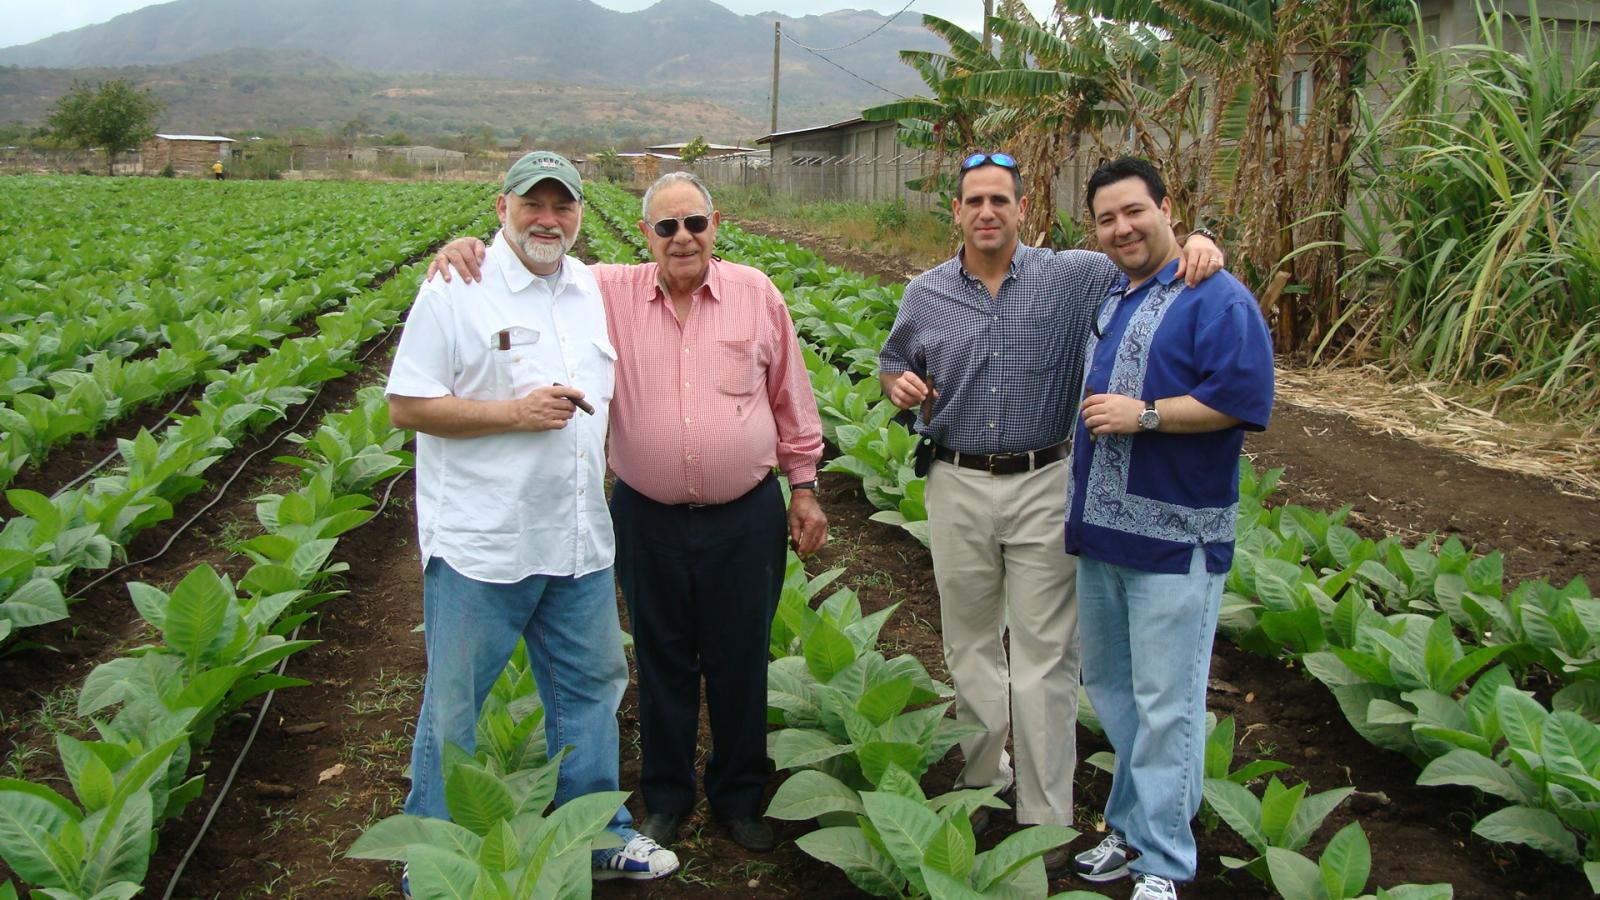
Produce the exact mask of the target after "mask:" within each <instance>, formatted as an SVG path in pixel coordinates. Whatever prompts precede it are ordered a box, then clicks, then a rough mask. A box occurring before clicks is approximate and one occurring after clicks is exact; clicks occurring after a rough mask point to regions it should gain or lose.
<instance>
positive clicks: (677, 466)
mask: <svg viewBox="0 0 1600 900" xmlns="http://www.w3.org/2000/svg"><path fill="white" fill-rule="evenodd" d="M590 270H591V271H592V272H594V276H595V280H596V281H598V282H599V283H600V292H601V295H602V296H604V297H605V304H606V326H607V329H608V330H609V331H610V333H611V343H612V344H613V345H615V347H616V348H617V370H616V371H617V381H616V394H615V396H613V397H612V399H611V449H610V454H609V459H610V463H611V470H612V471H613V472H615V473H616V475H617V477H618V478H620V479H622V480H623V481H625V482H627V483H628V486H629V487H632V488H633V489H635V490H637V491H639V492H640V493H641V494H644V495H645V496H646V497H649V498H650V499H652V500H655V501H656V502H658V503H668V504H679V503H727V502H728V501H730V500H736V499H738V498H739V497H741V496H743V495H744V494H745V493H746V492H748V491H749V490H750V489H751V488H753V487H755V486H756V485H757V484H759V483H760V482H761V480H762V479H763V478H765V477H766V476H767V473H768V472H769V471H771V469H772V467H773V466H774V465H777V466H780V467H781V468H782V469H783V472H784V474H786V475H788V476H789V479H790V481H796V482H799V481H811V480H812V479H814V478H816V476H817V463H818V462H820V461H821V459H822V421H821V419H820V418H819V417H818V415H817V402H816V399H815V398H814V397H813V396H812V393H811V379H810V377H809V376H808V374H807V373H806V367H805V362H804V360H803V359H801V356H800V343H799V341H798V340H797V339H796V337H795V332H794V322H793V321H792V320H791V319H790V318H789V308H788V307H787V306H785V305H784V302H783V295H782V294H781V293H779V291H778V288H777V286H775V285H774V284H773V283H772V281H771V280H770V279H769V278H767V276H766V275H764V274H762V273H761V272H760V271H759V270H757V269H753V268H750V267H749V266H741V265H736V264H734V263H730V262H725V261H723V260H718V259H713V260H712V261H711V268H710V271H709V273H708V274H707V275H706V282H705V284H703V285H701V286H700V287H699V288H698V289H696V290H695V292H694V300H693V305H692V306H691V307H690V310H689V315H688V317H687V319H686V320H685V321H684V322H683V323H682V324H681V325H680V324H679V322H678V318H677V316H676V315H675V314H674V313H673V309H672V302H671V299H670V298H669V297H668V296H667V295H666V293H665V292H664V291H663V290H662V289H661V286H660V283H659V275H658V273H657V269H656V264H655V263H645V264H644V265H633V266H618V265H596V266H591V267H590Z"/></svg>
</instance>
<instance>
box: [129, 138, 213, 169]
mask: <svg viewBox="0 0 1600 900" xmlns="http://www.w3.org/2000/svg"><path fill="white" fill-rule="evenodd" d="M234 143H235V141H234V139H233V138H229V137H222V136H221V135H216V134H158V135H156V136H155V137H153V138H151V139H150V140H148V141H145V142H144V146H143V147H141V148H140V153H139V156H140V161H141V162H142V166H141V168H143V169H144V174H146V175H156V174H159V173H160V172H161V170H163V169H165V168H166V167H167V166H168V165H170V166H172V171H173V172H175V173H177V174H179V175H189V176H197V177H198V176H203V177H210V176H211V166H212V164H213V163H216V162H218V161H220V162H221V163H222V164H223V165H224V166H227V165H228V161H229V158H230V157H231V156H232V155H233V150H232V148H233V145H234Z"/></svg>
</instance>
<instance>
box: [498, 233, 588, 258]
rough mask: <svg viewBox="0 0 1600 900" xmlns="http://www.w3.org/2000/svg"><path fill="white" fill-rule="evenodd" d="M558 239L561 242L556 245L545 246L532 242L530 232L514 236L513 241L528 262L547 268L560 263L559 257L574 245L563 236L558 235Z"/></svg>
mask: <svg viewBox="0 0 1600 900" xmlns="http://www.w3.org/2000/svg"><path fill="white" fill-rule="evenodd" d="M559 237H560V238H561V240H560V241H558V242H557V243H554V244H547V243H545V242H543V241H536V240H533V232H532V231H524V232H523V233H521V234H519V235H516V236H515V237H514V238H513V240H515V241H516V242H517V246H518V247H521V248H522V254H523V255H524V256H526V257H527V258H528V261H529V262H531V263H533V264H534V265H536V266H548V265H551V264H553V263H558V262H560V261H561V257H563V256H565V255H566V254H567V251H568V250H571V249H572V245H573V243H574V242H573V241H572V240H570V239H568V237H567V236H566V235H565V234H560V235H559Z"/></svg>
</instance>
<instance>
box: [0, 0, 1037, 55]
mask: <svg viewBox="0 0 1600 900" xmlns="http://www.w3.org/2000/svg"><path fill="white" fill-rule="evenodd" d="M335 2H337V0H335ZM595 2H597V3H599V5H601V6H604V7H607V8H608V9H616V10H622V11H624V12H629V11H632V10H637V9H644V8H646V7H649V6H653V5H654V4H655V2H656V0H595ZM715 2H718V3H720V4H722V5H723V6H725V7H727V8H728V9H731V10H733V11H734V12H736V13H741V14H745V15H750V14H753V13H759V12H767V11H769V10H773V9H779V8H781V10H782V12H783V13H784V14H785V15H789V16H803V15H810V14H813V13H825V12H832V11H833V10H836V9H873V10H877V11H878V12H880V13H883V14H884V15H889V14H892V13H894V12H896V11H898V10H899V9H900V8H901V7H902V6H904V5H905V0H899V2H895V0H783V2H777V0H715ZM153 5H155V4H154V3H152V2H150V0H48V2H46V3H45V4H44V5H43V6H41V5H40V3H39V0H0V47H9V46H11V45H12V44H27V43H30V42H32V41H36V40H38V39H39V38H42V37H47V36H49V35H52V34H55V33H56V32H58V31H71V30H72V29H74V28H81V27H83V26H84V25H93V24H95V23H98V22H104V21H107V20H108V19H111V18H113V17H115V16H118V15H121V14H122V13H125V12H131V11H133V10H136V9H139V8H140V7H144V6H153ZM996 5H998V4H996ZM1027 6H1028V8H1029V9H1030V10H1032V11H1033V14H1034V15H1035V16H1039V17H1040V18H1043V17H1045V16H1047V15H1049V13H1050V10H1051V9H1052V8H1053V7H1054V3H1053V2H1052V0H1027ZM921 13H932V14H933V15H936V16H941V17H943V18H946V19H949V20H951V21H952V22H956V23H958V24H961V25H966V26H967V27H969V28H973V29H976V28H977V27H978V24H979V20H980V19H981V18H982V17H983V0H915V2H913V3H912V4H911V8H910V9H909V10H907V11H906V17H907V18H910V19H911V21H913V22H915V21H917V19H916V16H918V15H920V14H921Z"/></svg>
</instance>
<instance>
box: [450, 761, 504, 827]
mask: <svg viewBox="0 0 1600 900" xmlns="http://www.w3.org/2000/svg"><path fill="white" fill-rule="evenodd" d="M445 806H446V808H448V809H449V811H450V819H451V820H452V821H454V822H456V823H458V824H460V825H461V826H462V827H463V828H466V829H467V830H468V831H470V832H472V833H473V834H476V835H478V836H479V837H483V836H485V835H487V834H488V833H489V829H491V828H493V827H494V826H495V824H496V823H498V822H501V821H503V820H505V819H509V818H511V815H512V813H513V812H514V811H515V809H516V804H515V803H514V802H512V799H511V792H510V791H508V790H506V786H505V784H504V783H503V782H501V781H500V779H498V778H496V777H495V776H493V775H491V774H490V773H488V772H486V771H484V770H483V769H479V768H477V767H476V766H472V765H458V766H456V767H455V768H453V769H451V770H450V774H449V775H448V776H446V777H445Z"/></svg>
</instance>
